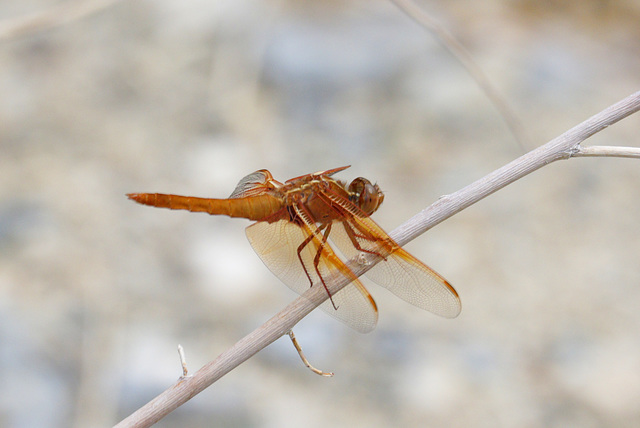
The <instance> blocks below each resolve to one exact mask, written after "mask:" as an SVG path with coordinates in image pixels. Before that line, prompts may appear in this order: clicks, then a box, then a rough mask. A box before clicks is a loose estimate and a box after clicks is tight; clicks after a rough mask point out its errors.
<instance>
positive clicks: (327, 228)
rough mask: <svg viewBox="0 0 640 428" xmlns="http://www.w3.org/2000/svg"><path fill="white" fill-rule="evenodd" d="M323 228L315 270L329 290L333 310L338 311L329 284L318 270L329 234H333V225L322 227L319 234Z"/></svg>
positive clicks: (314, 262)
mask: <svg viewBox="0 0 640 428" xmlns="http://www.w3.org/2000/svg"><path fill="white" fill-rule="evenodd" d="M323 228H324V233H323V234H322V243H321V244H320V247H319V248H318V252H317V253H316V256H315V257H314V258H313V267H314V268H315V270H316V273H317V274H318V277H319V278H320V281H322V285H323V286H324V289H325V290H327V294H328V295H329V300H331V304H332V305H333V309H335V310H336V311H337V310H338V307H337V306H336V303H335V302H334V301H333V297H331V293H330V292H329V287H327V284H326V283H325V282H324V278H323V277H322V275H321V274H320V269H319V268H318V264H319V263H320V256H322V250H323V249H324V246H325V245H327V238H328V237H329V233H331V223H327V224H325V225H322V226H320V227H319V228H318V232H319V231H320V230H322V229H323Z"/></svg>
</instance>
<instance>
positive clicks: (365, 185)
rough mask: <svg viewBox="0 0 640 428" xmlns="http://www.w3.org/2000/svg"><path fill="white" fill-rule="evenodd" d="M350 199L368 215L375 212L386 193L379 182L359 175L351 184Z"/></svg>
mask: <svg viewBox="0 0 640 428" xmlns="http://www.w3.org/2000/svg"><path fill="white" fill-rule="evenodd" d="M349 195H350V196H349V199H350V200H351V202H353V203H354V204H356V205H357V206H358V207H359V208H360V209H361V210H362V211H364V212H365V213H366V214H367V215H371V214H373V213H374V212H375V211H376V210H377V209H378V207H380V205H382V201H383V200H384V194H383V193H382V191H381V190H380V187H378V185H377V184H371V182H370V181H369V180H367V179H366V178H362V177H358V178H356V179H355V180H353V181H352V182H351V184H349Z"/></svg>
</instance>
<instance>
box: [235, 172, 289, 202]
mask: <svg viewBox="0 0 640 428" xmlns="http://www.w3.org/2000/svg"><path fill="white" fill-rule="evenodd" d="M279 184H280V183H278V182H277V181H276V180H274V179H273V176H272V175H271V173H270V172H269V171H267V170H266V169H261V170H258V171H256V172H252V173H251V174H249V175H247V176H246V177H244V178H242V180H240V181H239V182H238V184H237V185H236V188H235V189H234V191H233V193H231V195H230V196H229V198H230V199H231V198H244V197H247V196H257V195H261V194H263V193H265V192H268V191H270V190H273V189H274V188H275V187H277V185H279Z"/></svg>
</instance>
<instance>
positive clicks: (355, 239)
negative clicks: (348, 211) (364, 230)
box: [343, 222, 387, 260]
mask: <svg viewBox="0 0 640 428" xmlns="http://www.w3.org/2000/svg"><path fill="white" fill-rule="evenodd" d="M343 226H344V230H345V231H346V232H347V236H348V237H349V239H350V240H351V243H352V244H353V247H354V248H355V249H356V250H358V251H362V252H363V253H369V254H373V255H374V256H378V257H381V258H382V259H383V260H387V258H386V257H385V256H384V255H383V254H381V253H379V252H377V251H371V250H367V249H366V248H362V246H361V245H360V242H359V241H358V238H360V239H365V240H367V241H370V242H375V241H376V240H375V239H373V238H371V237H369V236H366V235H364V234H359V233H357V232H356V231H355V230H354V226H352V225H351V224H350V223H348V222H344V223H343ZM356 227H358V226H357V225H356Z"/></svg>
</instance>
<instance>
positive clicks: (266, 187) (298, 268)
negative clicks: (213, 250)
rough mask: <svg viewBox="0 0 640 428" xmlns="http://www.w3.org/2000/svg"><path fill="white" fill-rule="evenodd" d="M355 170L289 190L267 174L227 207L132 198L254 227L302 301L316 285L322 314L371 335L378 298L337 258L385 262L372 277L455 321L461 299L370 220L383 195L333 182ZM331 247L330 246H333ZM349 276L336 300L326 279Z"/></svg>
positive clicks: (307, 178) (261, 246)
mask: <svg viewBox="0 0 640 428" xmlns="http://www.w3.org/2000/svg"><path fill="white" fill-rule="evenodd" d="M346 168H348V166H344V167H341V168H334V169H330V170H327V171H320V172H316V173H313V174H307V175H302V176H300V177H296V178H292V179H290V180H288V181H286V182H285V183H284V184H283V183H280V182H279V181H277V180H275V179H274V178H273V176H272V175H271V173H270V172H269V171H267V170H266V169H261V170H259V171H256V172H254V173H252V174H249V175H247V176H246V177H244V178H243V179H242V180H240V182H239V183H238V185H237V186H236V189H235V190H234V191H233V193H232V194H231V196H229V198H227V199H209V198H196V197H190V196H178V195H167V194H160V193H130V194H128V195H127V196H128V197H129V198H130V199H132V200H134V201H136V202H139V203H141V204H144V205H151V206H154V207H160V208H170V209H176V210H188V211H194V212H206V213H209V214H212V215H219V214H222V215H227V216H230V217H242V218H246V219H249V220H253V221H255V223H253V224H252V225H250V226H248V227H247V229H246V233H247V237H248V238H249V242H250V243H251V246H252V247H253V249H254V250H255V252H256V253H257V254H258V256H260V258H261V259H262V261H263V262H264V264H265V265H266V266H267V267H268V268H269V269H270V270H271V271H272V272H273V273H274V274H275V275H276V276H277V277H278V278H280V279H281V280H282V281H283V282H284V283H285V284H286V285H287V286H289V287H290V288H291V289H292V290H294V291H295V292H297V293H298V294H302V293H304V292H305V291H306V290H307V289H308V288H309V287H310V286H313V285H314V284H317V286H319V285H320V284H322V286H323V287H324V288H325V290H327V293H328V294H329V300H327V301H325V302H324V303H322V304H321V305H320V308H321V309H323V310H324V311H326V312H327V313H328V314H330V315H331V316H333V317H335V318H337V319H339V320H340V321H343V322H344V323H346V324H347V325H349V326H350V327H352V328H354V329H355V330H358V331H360V332H363V333H366V332H369V331H371V330H373V329H374V328H375V326H376V323H377V320H378V309H377V306H376V303H375V301H374V300H373V297H371V294H369V292H368V291H367V289H366V288H365V287H364V285H362V283H361V282H360V280H359V279H358V278H357V276H356V275H355V274H354V273H353V272H352V271H351V269H349V267H348V266H347V265H346V264H345V263H344V262H343V261H342V260H341V259H340V258H339V257H338V256H337V255H336V253H335V251H334V249H333V248H332V246H331V244H333V245H335V247H337V248H338V249H339V250H340V252H341V253H342V255H343V256H345V257H346V258H347V259H351V258H353V257H357V256H359V255H362V254H363V253H368V254H373V255H376V256H379V257H381V258H382V260H381V261H380V262H378V263H377V264H376V265H375V266H373V267H372V268H371V269H369V270H368V271H367V272H366V273H365V275H366V276H367V277H368V278H370V279H372V280H373V281H375V282H377V283H378V284H380V285H382V286H383V287H386V288H387V289H388V290H390V291H391V292H393V293H394V294H395V295H397V296H398V297H400V298H402V299H404V300H406V301H407V302H409V303H411V304H413V305H415V306H417V307H419V308H422V309H426V310H427V311H430V312H433V313H435V314H437V315H440V316H443V317H447V318H454V317H456V316H457V315H458V314H459V313H460V309H461V306H460V298H459V297H458V293H456V291H455V289H454V288H453V287H452V286H451V285H450V284H449V283H448V282H447V280H445V279H444V278H443V277H442V276H440V275H439V274H438V273H436V272H435V271H434V270H432V269H431V268H429V267H428V266H427V265H425V264H424V263H422V262H421V261H420V260H418V259H416V258H415V257H413V256H412V255H411V254H409V253H408V252H406V251H405V250H403V249H402V248H401V247H400V246H399V245H398V244H397V243H396V242H395V241H393V240H392V239H391V238H390V237H389V235H387V233H386V232H385V231H384V230H382V228H381V227H380V226H378V225H377V224H376V223H375V222H374V221H373V220H371V218H370V217H369V216H370V215H371V214H372V213H373V212H374V211H376V210H377V209H378V207H379V206H380V204H382V201H383V199H384V194H383V193H382V192H381V191H380V188H379V187H378V185H377V184H371V182H370V181H369V180H367V179H365V178H362V177H359V178H356V179H355V180H353V181H352V182H351V183H350V184H349V185H348V186H347V184H346V183H345V182H342V181H339V180H337V179H334V178H332V176H333V175H334V174H335V173H337V172H340V171H342V170H344V169H346ZM330 243H331V244H330ZM332 275H338V276H342V277H344V278H346V279H348V280H349V281H350V283H349V285H347V286H346V287H344V288H343V289H341V290H340V291H338V292H336V293H334V294H331V293H329V289H328V288H327V285H326V282H325V279H327V278H329V277H331V276H332Z"/></svg>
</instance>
